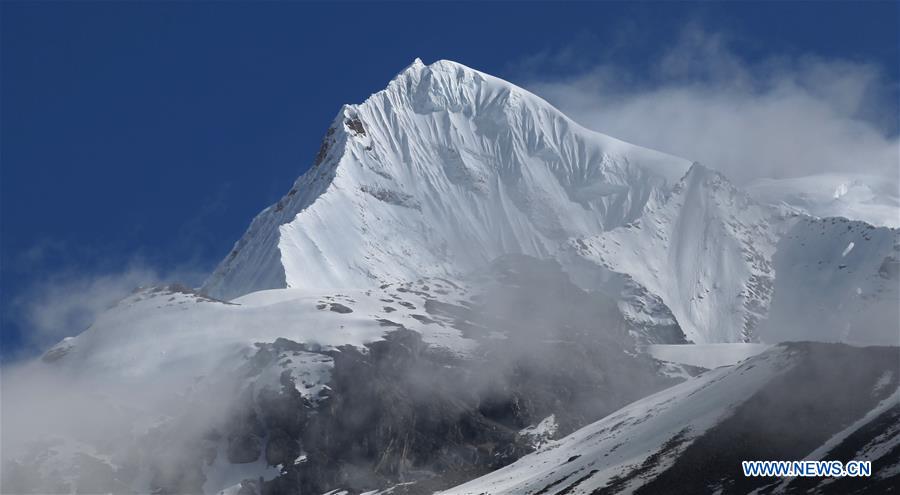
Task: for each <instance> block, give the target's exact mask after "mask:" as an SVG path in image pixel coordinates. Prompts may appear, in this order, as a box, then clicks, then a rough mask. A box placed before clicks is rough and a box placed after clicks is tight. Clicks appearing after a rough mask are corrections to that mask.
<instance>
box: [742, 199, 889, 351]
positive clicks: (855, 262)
mask: <svg viewBox="0 0 900 495" xmlns="http://www.w3.org/2000/svg"><path fill="white" fill-rule="evenodd" d="M787 225H789V229H788V230H787V232H786V233H785V234H784V235H783V236H782V237H781V239H780V240H779V241H778V245H777V250H776V252H775V255H774V256H773V258H772V263H773V265H774V267H775V273H776V274H777V276H776V277H775V283H774V287H773V294H772V304H771V307H770V311H769V314H768V318H767V319H766V320H765V321H763V322H762V323H761V325H760V326H759V328H758V330H757V334H758V336H759V338H760V339H761V340H763V341H765V342H779V341H789V340H816V341H821V342H847V343H853V344H857V345H873V344H879V345H898V343H900V230H898V229H891V228H887V227H873V226H872V225H869V224H867V223H864V222H860V221H851V220H847V219H845V218H823V219H813V218H807V217H801V218H794V219H791V220H790V221H788V222H787Z"/></svg>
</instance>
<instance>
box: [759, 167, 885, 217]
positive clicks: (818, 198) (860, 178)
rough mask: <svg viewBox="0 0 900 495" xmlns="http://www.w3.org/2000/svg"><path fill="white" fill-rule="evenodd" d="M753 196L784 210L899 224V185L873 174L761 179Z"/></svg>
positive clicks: (818, 215)
mask: <svg viewBox="0 0 900 495" xmlns="http://www.w3.org/2000/svg"><path fill="white" fill-rule="evenodd" d="M747 191H748V192H749V193H750V195H751V196H753V197H754V198H756V199H757V200H759V201H760V202H763V203H767V204H770V205H773V206H776V207H778V208H781V209H784V210H785V211H791V212H796V213H803V214H806V215H811V216H813V217H821V218H824V217H844V218H848V219H850V220H861V221H863V222H866V223H870V224H872V225H874V226H876V227H894V228H898V227H900V184H898V183H897V180H896V179H888V178H885V177H875V176H870V175H849V174H821V175H813V176H809V177H797V178H793V179H760V180H757V181H755V182H753V183H751V184H749V185H748V186H747Z"/></svg>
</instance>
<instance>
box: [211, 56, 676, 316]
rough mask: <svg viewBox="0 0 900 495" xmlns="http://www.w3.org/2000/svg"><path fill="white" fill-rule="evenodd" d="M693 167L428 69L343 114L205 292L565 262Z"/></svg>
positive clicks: (534, 103) (483, 79) (457, 69)
mask: <svg viewBox="0 0 900 495" xmlns="http://www.w3.org/2000/svg"><path fill="white" fill-rule="evenodd" d="M689 165H690V163H689V162H688V161H686V160H683V159H680V158H676V157H673V156H669V155H666V154H663V153H659V152H656V151H652V150H648V149H644V148H640V147H637V146H633V145H630V144H628V143H625V142H622V141H619V140H617V139H614V138H611V137H608V136H605V135H602V134H598V133H595V132H593V131H589V130H587V129H585V128H583V127H581V126H580V125H578V124H576V123H575V122H573V121H571V120H570V119H569V118H567V117H566V116H564V115H563V114H561V113H560V112H559V111H558V110H556V109H555V108H553V107H552V106H550V105H549V104H548V103H547V102H545V101H544V100H542V99H540V98H538V97H537V96H535V95H533V94H531V93H528V92H527V91H525V90H523V89H521V88H518V87H516V86H514V85H512V84H510V83H508V82H506V81H503V80H501V79H498V78H495V77H493V76H490V75H487V74H483V73H481V72H478V71H476V70H473V69H470V68H468V67H465V66H463V65H461V64H458V63H455V62H450V61H446V60H442V61H439V62H435V63H433V64H431V65H425V64H423V63H422V62H421V61H420V60H418V59H417V60H416V61H415V62H414V63H413V64H412V65H410V66H409V67H408V68H407V69H406V70H404V71H403V72H401V73H400V74H399V75H397V76H396V77H395V78H394V80H392V81H391V82H390V84H389V85H388V87H387V88H386V89H385V90H383V91H380V92H378V93H375V94H373V95H372V96H370V97H369V98H368V99H367V100H366V101H365V102H364V103H362V104H359V105H345V106H344V107H343V108H342V109H341V111H340V113H339V115H338V116H337V118H336V119H335V120H334V122H333V123H332V125H331V127H330V128H329V129H328V132H327V133H326V137H325V139H324V141H323V143H322V148H321V150H320V152H319V155H318V156H317V157H316V160H315V163H314V165H313V166H312V167H311V168H310V169H309V171H307V172H306V173H305V174H304V175H303V176H302V177H300V178H299V179H298V180H297V182H296V183H295V184H294V186H293V187H292V188H291V189H290V191H289V192H288V193H287V194H286V195H285V196H284V197H283V198H282V199H281V200H279V201H278V203H277V204H275V205H272V206H270V207H269V208H267V209H266V210H264V211H263V212H262V213H260V214H259V216H257V217H256V218H255V219H254V220H253V222H252V223H251V225H250V228H249V229H248V231H247V233H246V234H245V235H244V237H243V238H241V240H239V241H238V242H237V244H236V245H235V247H234V249H233V251H232V252H231V254H230V255H229V256H228V257H227V258H226V259H225V260H224V261H222V263H221V264H220V265H219V267H218V268H217V269H216V270H215V272H214V273H213V274H212V276H211V277H210V278H209V280H207V282H206V284H205V286H204V291H205V292H206V293H208V294H211V295H212V296H214V297H218V298H221V299H232V298H234V297H237V296H240V295H243V294H247V293H250V292H253V291H256V290H260V289H270V288H279V287H293V288H324V289H337V288H340V289H341V290H343V289H346V288H366V287H372V286H377V285H379V284H381V283H383V282H396V281H399V280H413V279H416V278H418V277H421V276H448V275H449V276H452V275H454V274H457V273H461V272H469V271H472V270H477V269H480V268H482V267H483V266H484V265H485V264H486V263H488V262H490V261H491V260H493V259H494V258H496V257H497V256H499V255H501V254H527V255H532V256H536V257H553V256H554V255H555V253H557V252H558V251H559V250H560V249H561V248H562V247H563V246H564V245H565V241H566V240H567V239H568V238H570V237H585V236H589V235H592V234H596V233H599V232H602V231H604V230H608V229H610V228H614V227H617V226H619V225H623V224H625V223H627V222H630V221H632V220H634V219H635V218H637V217H638V216H639V215H640V213H641V211H642V210H643V208H644V205H645V204H646V203H647V201H649V200H650V199H651V198H657V197H659V196H660V195H661V194H662V192H663V191H665V190H666V189H667V188H668V187H671V185H672V184H673V183H674V182H675V181H676V180H677V179H678V178H679V177H681V175H683V174H684V172H685V171H686V170H687V168H688V167H689Z"/></svg>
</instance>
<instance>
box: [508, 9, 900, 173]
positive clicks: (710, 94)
mask: <svg viewBox="0 0 900 495" xmlns="http://www.w3.org/2000/svg"><path fill="white" fill-rule="evenodd" d="M736 44H737V43H735V42H734V41H733V40H731V39H729V38H728V37H727V36H725V35H722V34H713V33H709V32H706V31H704V30H703V29H701V28H699V27H697V26H696V25H694V26H689V27H687V28H686V29H685V30H684V31H683V32H682V33H681V34H680V36H679V37H678V39H677V41H676V42H675V43H673V44H671V46H670V47H669V48H666V49H664V50H661V51H658V52H657V53H656V54H655V55H653V56H651V57H650V58H649V59H647V60H646V62H645V63H643V64H641V65H642V67H640V70H638V69H636V68H635V65H634V64H633V63H629V64H623V63H621V60H622V57H620V56H618V55H616V54H613V53H609V52H606V53H604V54H603V59H604V60H607V61H610V62H606V63H604V62H599V63H596V64H594V65H593V66H592V67H590V68H588V69H585V70H583V71H581V72H580V73H579V74H577V75H575V76H569V77H565V78H556V79H547V78H545V77H544V78H542V77H535V76H533V75H532V76H526V83H525V86H526V87H528V88H529V89H530V90H532V91H534V92H535V93H537V94H539V95H541V96H543V97H544V98H546V99H547V100H548V101H550V102H551V103H553V104H554V105H556V106H557V107H559V108H560V109H561V110H562V111H563V112H565V113H566V114H568V115H569V116H571V117H572V118H573V119H575V120H576V121H578V122H580V123H581V124H583V125H585V126H586V127H589V128H592V129H595V130H597V131H600V132H603V133H605V134H609V135H612V136H615V137H618V138H620V139H624V140H626V141H630V142H633V143H636V144H640V145H643V146H647V147H650V148H654V149H658V150H661V151H666V152H669V153H672V154H675V155H679V156H683V157H685V158H688V159H692V160H695V161H699V162H701V163H704V164H705V165H708V166H711V167H713V168H717V169H719V170H721V171H723V172H724V173H725V174H726V175H728V176H729V177H730V178H732V179H733V180H735V181H736V182H738V183H744V182H747V181H750V180H752V179H755V178H760V177H773V178H782V177H797V176H803V175H810V174H815V173H821V172H854V173H869V174H876V175H881V176H886V177H890V178H892V179H894V180H896V178H897V175H898V173H900V172H898V159H900V155H898V153H900V141H898V138H897V135H896V119H897V115H898V111H900V109H898V105H897V101H896V100H895V99H893V98H892V97H891V95H890V91H889V89H890V84H896V82H894V83H891V82H889V81H886V80H885V77H884V76H883V74H882V72H881V71H880V70H879V68H878V67H877V66H875V65H873V64H870V63H864V62H857V61H848V60H836V59H827V58H822V57H819V56H814V55H783V56H769V57H764V58H762V59H758V60H754V61H752V62H750V61H747V60H746V59H745V58H742V57H741V56H739V55H738V53H737V51H736V50H735V48H734V47H735V45H736ZM586 50H587V48H586ZM571 52H572V48H571V47H567V48H565V49H564V50H563V51H562V53H563V55H565V56H566V57H569V58H571ZM552 57H553V56H552V54H543V55H541V56H540V57H533V58H531V59H529V60H528V68H529V69H530V72H531V74H537V73H539V72H540V70H539V69H537V68H536V67H540V65H541V61H542V60H550V59H552ZM615 61H618V62H615ZM637 72H640V73H637Z"/></svg>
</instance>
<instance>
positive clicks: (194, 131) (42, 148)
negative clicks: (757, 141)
mask: <svg viewBox="0 0 900 495" xmlns="http://www.w3.org/2000/svg"><path fill="white" fill-rule="evenodd" d="M897 5H898V4H897V3H893V2H884V3H862V4H860V3H855V4H851V3H838V2H826V3H809V2H798V3H786V4H785V3H778V4H776V3H769V2H761V3H727V4H705V3H703V4H689V3H552V4H549V3H509V2H502V3H500V2H498V3H491V4H486V5H482V4H475V3H459V4H456V3H424V4H412V3H331V4H324V3H314V4H309V3H274V2H270V3H262V4H259V3H249V2H248V3H242V2H234V3H220V2H216V3H212V2H211V3H203V4H187V3H161V4H150V3H124V2H122V3H112V2H90V3H87V2H78V3H51V2H33V3H16V2H4V3H2V6H0V8H2V16H0V22H2V29H0V36H2V39H0V132H2V135H0V311H2V318H0V323H2V327H0V329H2V340H0V342H2V344H3V348H2V353H0V355H2V356H3V357H6V358H8V357H9V356H11V355H18V354H22V353H25V354H28V353H31V352H35V350H37V349H38V348H40V347H41V346H45V345H46V344H47V343H48V342H52V341H53V339H55V338H58V337H59V336H64V335H67V334H72V333H76V332H77V331H79V330H80V329H81V328H82V327H83V326H84V325H86V324H87V323H88V322H89V321H90V318H91V317H92V315H93V314H94V313H95V312H96V311H97V310H98V309H99V308H101V307H102V306H103V305H106V304H109V298H110V297H113V296H115V295H116V294H118V293H120V292H121V291H122V290H126V289H127V288H128V287H130V286H131V285H134V284H137V283H142V282H143V281H145V280H146V281H149V282H154V281H156V280H161V279H171V278H180V279H184V280H185V281H187V282H188V283H194V284H197V283H199V282H201V281H202V278H203V275H204V274H205V273H206V272H207V271H208V270H210V269H211V268H212V267H213V266H214V265H215V263H216V262H217V261H218V260H219V259H220V258H221V257H223V256H224V255H225V254H227V252H228V251H229V249H230V248H231V245H232V244H233V242H234V241H235V240H237V238H238V237H239V236H240V235H241V234H242V233H243V231H244V229H245V228H246V226H247V225H248V223H249V221H250V219H251V218H252V217H253V215H255V214H256V213H257V212H258V211H259V210H261V209H262V208H264V207H265V206H267V205H268V204H270V203H272V202H274V201H275V200H276V199H277V198H278V197H280V196H281V195H282V194H283V193H284V191H285V190H286V189H287V188H289V186H290V184H291V182H292V181H293V180H294V179H295V178H296V177H297V176H298V175H299V174H301V173H302V172H303V171H304V170H305V169H306V167H307V166H308V165H309V164H310V162H311V160H312V157H313V156H314V155H315V152H316V150H317V148H318V145H319V142H320V140H321V137H322V134H323V132H324V131H325V129H326V127H327V125H328V124H329V123H330V122H331V120H332V118H333V117H334V115H335V114H336V112H337V111H338V109H339V108H340V105H341V104H343V103H353V102H360V101H362V100H363V99H365V97H366V96H368V95H369V94H370V93H372V92H374V91H377V90H379V89H381V88H383V87H384V86H385V84H386V83H387V81H388V80H390V78H391V77H392V76H393V75H394V74H395V73H396V72H398V71H399V70H401V69H402V68H403V67H405V66H406V65H408V64H409V63H410V62H411V61H412V59H413V58H414V57H421V58H422V59H423V60H424V61H425V62H426V63H428V62H431V61H434V60H437V59H441V58H447V59H453V60H456V61H459V62H462V63H464V64H466V65H469V66H472V67H475V68H478V69H480V70H482V71H485V72H489V73H492V74H494V75H497V76H499V77H503V78H506V79H508V80H511V81H513V82H516V83H519V84H522V85H526V86H528V87H530V88H532V89H535V90H539V89H544V90H546V91H547V92H548V94H553V95H555V96H556V97H557V98H558V101H557V100H554V99H553V98H551V101H552V102H554V103H557V104H559V105H560V106H562V107H565V106H566V104H571V105H580V106H581V107H584V104H583V103H584V99H585V98H588V99H590V98H592V97H593V94H592V93H591V91H590V90H588V91H585V90H584V88H595V89H596V88H602V89H605V92H604V95H605V96H606V97H609V96H610V95H611V94H616V95H619V94H621V96H622V97H623V98H633V97H635V93H634V91H633V89H634V88H649V89H650V90H652V89H658V88H659V86H660V85H661V84H666V82H667V80H668V79H670V78H674V79H678V80H679V81H680V82H681V83H682V84H686V85H691V87H697V86H696V84H701V85H702V84H703V83H705V82H709V81H708V80H710V79H712V80H713V81H714V82H716V84H720V83H722V81H723V80H725V79H728V80H734V79H736V78H737V76H735V74H738V73H743V72H746V73H750V74H757V73H758V72H759V71H769V72H772V73H777V74H779V76H778V77H781V75H780V74H781V72H777V70H775V69H771V67H773V66H776V65H777V66H779V67H781V69H778V70H788V71H790V70H792V69H790V68H788V69H784V67H785V66H789V67H792V66H794V65H798V64H801V62H802V61H808V60H820V61H824V62H823V63H824V64H825V66H826V67H828V70H826V71H825V72H824V74H825V76H824V77H823V79H828V80H834V79H835V78H838V79H839V77H838V76H834V77H832V75H833V74H838V73H840V74H843V73H844V72H846V70H844V68H845V67H849V69H847V70H849V71H850V72H852V74H851V76H850V78H849V80H850V81H851V83H853V82H858V81H875V82H874V83H872V84H871V85H869V84H868V82H867V83H866V88H867V89H865V91H861V92H860V95H862V96H860V97H859V98H855V97H854V98H853V102H854V105H855V107H854V108H853V109H852V111H850V110H847V112H848V113H847V115H844V114H841V115H840V117H841V118H844V117H847V118H852V119H860V120H861V121H864V122H866V125H868V126H869V127H871V129H872V132H874V133H876V134H878V133H880V134H883V135H885V136H887V137H888V138H892V137H893V136H896V132H897V122H896V109H897V106H896V103H897V95H898V90H897V82H898V80H900V75H898V71H900V68H898V60H900V52H898V46H900V42H898V41H900V40H898V19H900V15H898V7H897ZM688 28H691V29H694V30H696V31H697V32H700V33H704V34H702V36H701V39H702V40H703V43H700V44H701V45H703V47H705V48H703V49H698V50H695V51H693V52H691V53H693V54H695V55H697V56H694V57H693V59H692V61H691V63H686V64H685V65H684V66H685V67H686V69H685V70H686V72H685V73H679V74H674V73H672V72H671V71H666V70H660V67H667V66H665V64H662V63H661V61H663V62H664V61H666V60H669V59H671V58H672V57H669V58H666V57H664V56H663V54H665V53H667V52H666V51H667V50H670V48H671V47H672V46H673V45H677V44H678V43H679V42H682V44H683V42H684V41H685V39H686V34H685V32H686V29H688ZM687 37H688V38H690V36H689V35H688V36H687ZM722 39H724V40H726V42H727V50H726V51H725V52H726V55H727V56H724V57H720V56H719V55H721V52H722V50H718V49H717V48H712V49H710V48H709V47H710V46H714V47H715V46H719V45H718V44H716V43H709V41H710V40H722ZM695 48H696V47H695ZM669 54H670V55H671V53H669ZM706 57H710V58H709V59H707V58H706ZM713 57H714V58H715V60H713ZM675 60H677V59H675ZM707 60H708V63H707ZM723 60H724V62H723ZM778 61H781V62H778ZM785 61H786V62H785ZM834 61H839V63H835V62H834ZM714 62H715V63H714ZM779 63H780V64H781V65H778V64H779ZM842 64H843V65H842ZM813 65H814V64H813ZM711 66H715V67H730V69H729V71H726V72H722V71H716V72H715V73H713V72H712V71H710V70H709V67H711ZM734 66H737V67H738V69H741V70H742V71H743V72H741V70H737V69H734ZM817 67H818V66H817ZM836 67H837V69H835V68H836ZM601 69H602V70H601ZM838 69H840V70H838ZM773 71H774V72H773ZM841 71H844V72H841ZM866 71H868V72H866ZM807 72H808V73H809V74H819V73H818V72H816V71H815V70H813V69H810V70H808V71H807ZM863 72H866V74H869V76H871V77H869V76H866V77H863V76H859V75H858V74H861V73H863ZM597 74H603V85H601V86H598V85H597V84H596V81H597V77H596V75H597ZM790 74H794V73H790ZM804 74H806V73H804ZM872 74H874V75H872ZM772 77H775V76H772ZM791 77H793V76H791ZM867 77H869V78H868V79H867ZM617 78H618V80H617ZM798 79H802V80H803V81H806V82H804V83H803V84H806V85H808V86H809V88H807V89H806V90H808V91H811V92H813V93H815V87H816V86H817V85H818V83H817V82H816V81H815V80H813V82H810V80H809V79H810V78H808V77H799V78H798ZM766 81H767V79H765V78H763V79H759V78H757V77H756V76H755V75H753V76H752V77H751V84H749V86H747V87H746V88H745V87H744V86H741V88H745V89H746V91H747V92H748V94H751V97H752V94H755V93H754V92H756V93H758V92H760V91H765V89H760V88H761V87H762V86H764V85H765V83H766ZM695 83H696V84H695ZM803 84H801V86H802V85H803ZM720 85H721V84H720ZM851 85H852V84H851ZM844 86H846V85H843V86H841V87H844ZM870 86H871V87H870ZM626 87H627V88H630V91H627V92H621V90H622V88H626ZM701 87H702V88H706V89H704V91H705V90H707V89H708V87H706V86H701ZM854 87H855V86H854ZM571 88H575V90H573V91H570V89H571ZM611 88H617V90H618V91H620V93H616V92H615V91H613V90H612V89H611ZM872 88H874V89H872ZM729 91H731V90H730V89H729ZM539 93H540V91H539ZM875 93H877V94H875ZM853 95H856V93H853ZM857 100H861V101H862V100H864V101H863V103H859V102H857ZM841 111H843V110H841ZM851 114H852V115H851ZM608 115H618V114H612V113H610V114H608ZM584 118H585V119H587V120H591V116H590V115H584ZM598 122H600V124H598V125H600V126H601V127H602V125H603V123H602V120H601V121H598ZM613 128H615V126H614V125H613ZM601 130H602V129H601ZM620 132H622V133H625V134H628V133H629V132H631V131H629V130H628V129H622V130H621V131H620ZM635 132H637V134H635V136H630V135H629V136H620V137H625V138H629V139H636V140H640V139H642V138H644V137H643V136H641V135H640V132H639V130H638V131H635ZM646 139H650V137H647V138H646ZM639 144H653V143H639ZM53 308H56V309H53ZM59 308H63V310H64V311H62V312H60V311H57V310H58V309H59Z"/></svg>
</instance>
